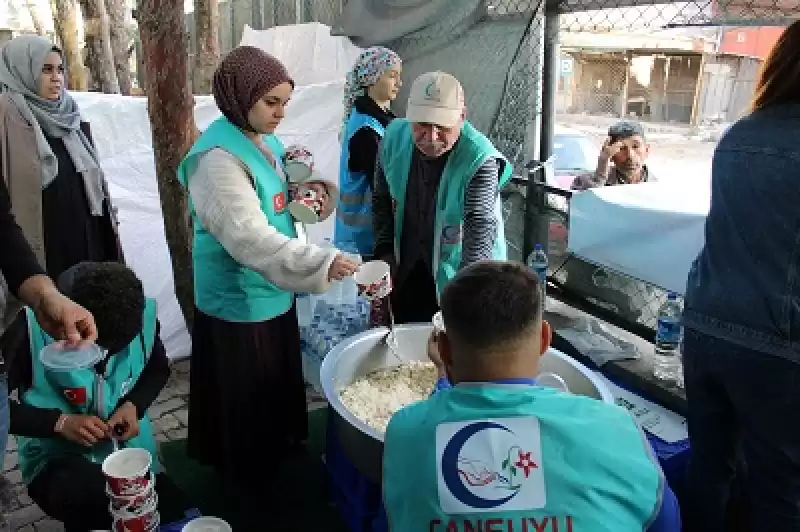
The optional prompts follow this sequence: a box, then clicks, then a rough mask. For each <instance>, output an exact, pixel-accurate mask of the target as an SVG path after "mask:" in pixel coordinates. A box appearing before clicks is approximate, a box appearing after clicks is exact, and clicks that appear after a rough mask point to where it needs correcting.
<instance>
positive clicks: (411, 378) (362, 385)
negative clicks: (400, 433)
mask: <svg viewBox="0 0 800 532" xmlns="http://www.w3.org/2000/svg"><path fill="white" fill-rule="evenodd" d="M435 383H436V366H434V365H433V363H432V362H421V361H410V362H406V363H404V364H401V365H399V366H396V367H393V368H385V369H379V370H376V371H373V372H372V373H368V374H367V375H365V376H363V377H360V378H358V379H356V380H355V381H353V382H352V383H351V384H350V385H348V386H347V387H346V388H345V389H343V390H342V391H341V393H340V398H341V400H342V403H343V404H344V406H345V408H347V409H348V410H349V411H350V413H352V414H353V415H354V416H356V417H357V418H358V419H360V420H361V421H363V422H364V423H366V424H367V425H369V426H370V427H372V428H373V429H375V430H376V431H378V432H381V433H383V432H386V426H387V425H388V424H389V419H390V418H391V417H392V415H393V414H394V413H395V412H397V411H398V410H400V409H401V408H403V407H404V406H408V405H410V404H411V403H415V402H417V401H421V400H423V399H427V398H428V396H429V395H430V394H431V392H432V391H433V386H434V384H435Z"/></svg>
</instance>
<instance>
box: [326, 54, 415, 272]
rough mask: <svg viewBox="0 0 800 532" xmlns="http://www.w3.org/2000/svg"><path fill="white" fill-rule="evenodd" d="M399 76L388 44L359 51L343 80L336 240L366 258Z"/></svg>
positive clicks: (399, 67)
mask: <svg viewBox="0 0 800 532" xmlns="http://www.w3.org/2000/svg"><path fill="white" fill-rule="evenodd" d="M401 74H402V62H401V60H400V57H399V56H398V55H397V54H396V53H395V52H393V51H392V50H389V49H388V48H383V47H381V46H373V47H372V48H367V49H366V50H364V51H363V52H361V55H359V56H358V59H357V60H356V63H355V65H353V68H352V69H350V72H348V73H347V79H346V81H345V87H344V124H343V126H342V152H341V157H340V160H339V188H340V195H339V205H338V207H337V210H336V228H335V235H334V244H336V246H337V247H338V248H339V249H342V250H344V251H349V252H357V253H359V254H361V256H362V257H365V258H367V259H368V258H370V257H372V256H373V251H374V250H373V249H372V248H373V244H374V241H373V236H372V184H373V181H374V174H375V158H376V157H377V155H378V145H379V144H380V142H381V139H382V138H383V133H384V131H385V129H386V126H388V125H389V122H390V121H391V120H392V119H393V118H394V117H395V116H394V113H392V111H391V110H389V106H390V104H391V103H392V101H393V100H394V99H395V98H396V97H397V92H398V91H399V90H400V86H401V85H402V81H401V79H400V76H401Z"/></svg>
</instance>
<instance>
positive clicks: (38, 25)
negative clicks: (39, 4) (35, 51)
mask: <svg viewBox="0 0 800 532" xmlns="http://www.w3.org/2000/svg"><path fill="white" fill-rule="evenodd" d="M25 4H27V7H28V12H29V13H30V14H31V22H33V29H34V30H36V34H37V35H44V34H45V31H44V23H43V22H42V17H40V16H39V11H38V10H37V9H36V0H25Z"/></svg>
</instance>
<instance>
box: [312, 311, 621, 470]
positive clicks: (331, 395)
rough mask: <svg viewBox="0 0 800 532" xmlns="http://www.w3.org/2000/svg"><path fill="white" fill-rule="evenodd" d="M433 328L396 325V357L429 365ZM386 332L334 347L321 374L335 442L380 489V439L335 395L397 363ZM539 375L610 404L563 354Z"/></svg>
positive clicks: (590, 376) (543, 364)
mask: <svg viewBox="0 0 800 532" xmlns="http://www.w3.org/2000/svg"><path fill="white" fill-rule="evenodd" d="M431 330H432V325H427V324H414V325H398V326H397V327H396V329H395V335H396V337H397V342H398V344H399V349H398V352H399V353H400V356H401V357H402V358H403V359H404V360H427V359H428V355H427V344H428V337H429V336H430V333H431ZM387 333H388V330H387V329H386V328H378V329H370V330H369V331H366V332H363V333H361V334H358V335H356V336H353V337H351V338H348V339H347V340H344V341H343V342H342V343H340V344H339V345H337V346H336V347H335V348H334V349H332V350H331V352H330V353H328V354H327V356H326V357H325V360H323V362H322V368H321V369H320V380H321V381H322V389H323V391H324V392H325V397H326V398H327V399H328V403H329V404H330V405H331V407H333V408H332V411H331V414H332V415H333V422H334V425H335V427H336V433H337V435H338V437H339V441H340V443H341V445H342V447H343V449H344V451H345V454H346V455H347V457H348V458H349V459H350V461H351V462H352V463H353V464H354V465H355V466H356V467H357V468H358V470H359V471H360V472H361V473H362V474H364V475H365V476H366V477H367V478H369V479H370V480H372V481H373V482H375V483H376V484H378V485H380V481H381V472H382V469H383V466H382V460H383V434H382V433H378V432H377V431H375V430H374V429H373V428H371V427H369V426H368V425H367V424H366V423H364V422H362V421H361V420H359V419H358V418H356V417H355V416H354V415H353V414H351V413H350V412H349V411H348V410H347V408H345V406H344V404H342V401H341V399H340V398H339V392H341V390H342V389H344V388H345V387H346V386H347V385H349V384H350V383H352V382H353V381H354V380H356V379H357V378H359V377H362V376H364V375H366V374H367V373H370V372H372V371H375V370H377V369H381V368H387V367H393V366H397V365H399V364H400V362H399V361H398V360H397V359H396V358H395V357H394V356H393V355H392V354H391V352H390V351H389V349H388V348H387V347H386V344H385V342H384V338H385V337H386V334H387ZM539 368H540V371H542V372H551V373H555V374H557V375H559V376H560V377H561V378H562V379H563V380H564V381H565V382H566V384H567V386H568V387H569V390H570V392H572V393H574V394H578V395H585V396H588V397H593V398H595V399H599V400H602V401H606V402H608V403H612V402H613V401H614V399H613V397H612V396H611V393H610V392H609V391H608V388H607V387H606V385H605V384H604V383H603V382H602V381H600V380H599V379H598V378H597V377H596V376H595V374H594V373H593V372H592V371H591V370H589V369H588V368H587V367H585V366H583V365H582V364H580V363H578V362H576V361H575V360H573V359H571V358H569V357H568V356H567V355H565V354H564V353H562V352H560V351H557V350H555V349H550V350H548V351H547V353H545V355H544V356H543V357H542V359H541V361H540V364H539Z"/></svg>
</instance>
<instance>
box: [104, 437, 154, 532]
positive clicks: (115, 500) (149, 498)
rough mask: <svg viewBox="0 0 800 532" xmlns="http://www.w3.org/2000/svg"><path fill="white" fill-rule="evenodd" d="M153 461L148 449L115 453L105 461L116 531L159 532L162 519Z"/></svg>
mask: <svg viewBox="0 0 800 532" xmlns="http://www.w3.org/2000/svg"><path fill="white" fill-rule="evenodd" d="M152 462H153V458H152V457H151V456H150V453H149V452H148V451H147V450H145V449H136V448H129V449H121V450H119V451H114V452H113V453H111V455H109V456H108V458H106V459H105V460H104V461H103V474H104V475H105V477H106V494H107V495H108V498H109V499H110V500H111V503H110V504H109V506H108V510H109V512H110V513H111V517H112V519H113V523H114V525H113V528H112V530H113V531H114V532H155V531H156V530H158V526H159V522H160V519H161V518H160V516H159V514H158V508H157V507H158V495H156V490H155V476H154V475H153V472H152V471H151V469H150V468H151V466H152Z"/></svg>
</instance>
